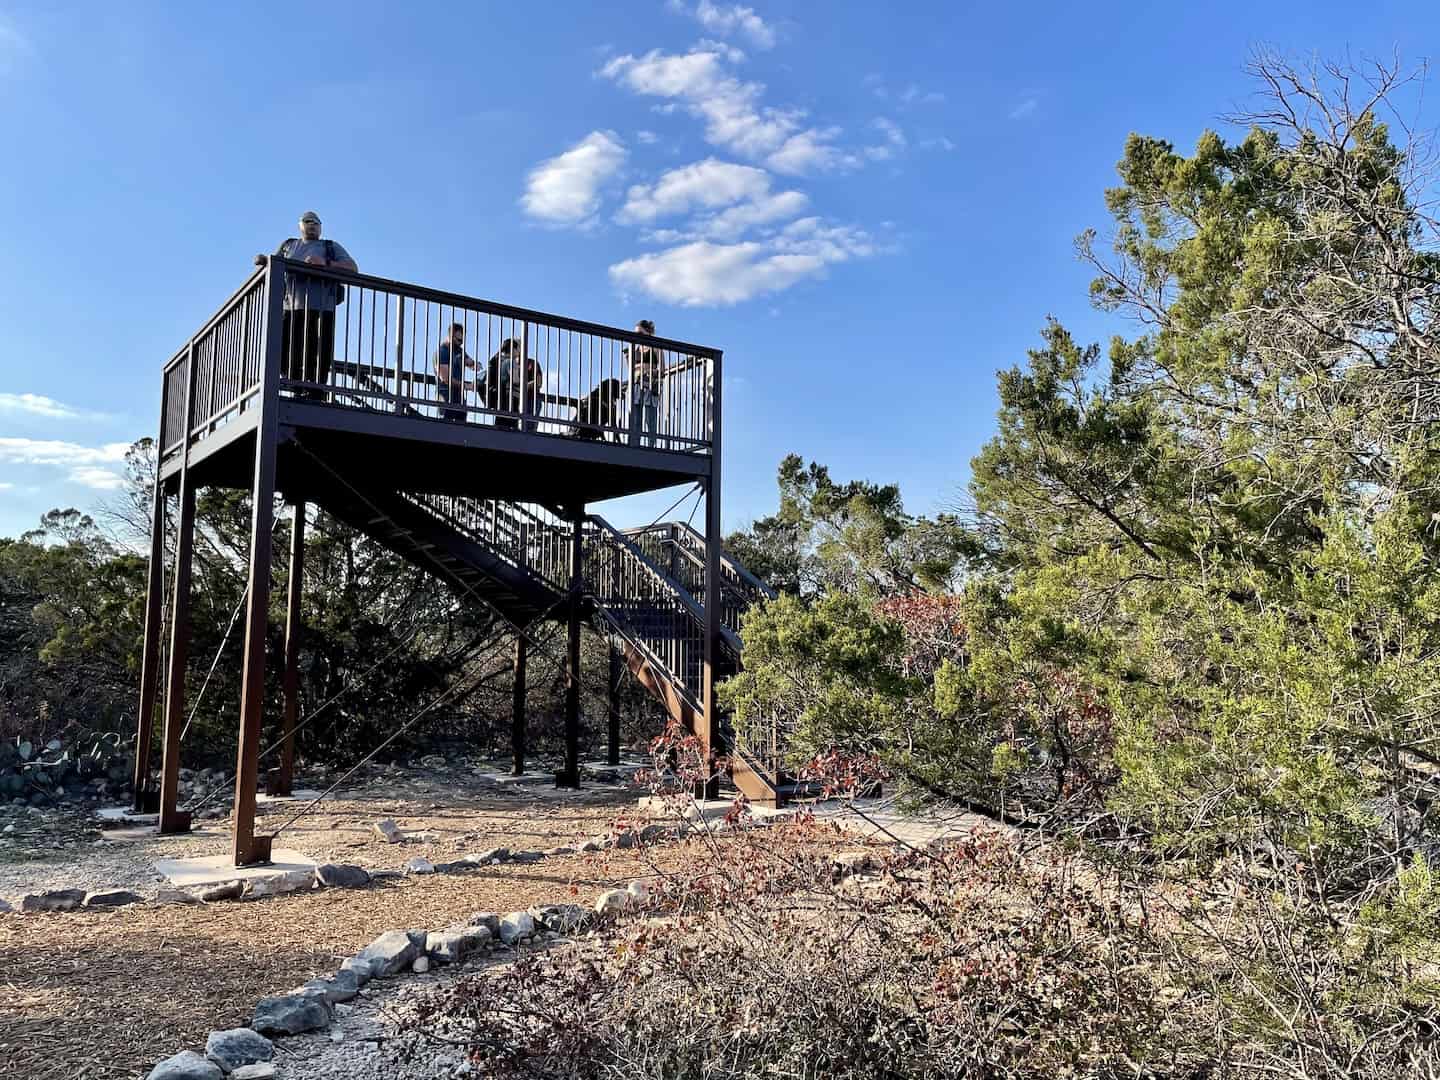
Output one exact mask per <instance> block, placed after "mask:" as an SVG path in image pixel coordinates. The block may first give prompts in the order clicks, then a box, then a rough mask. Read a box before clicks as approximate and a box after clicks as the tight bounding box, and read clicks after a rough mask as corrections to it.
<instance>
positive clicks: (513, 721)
mask: <svg viewBox="0 0 1440 1080" xmlns="http://www.w3.org/2000/svg"><path fill="white" fill-rule="evenodd" d="M525 651H526V646H525V635H524V634H516V635H515V686H514V690H513V697H512V699H511V702H510V775H511V776H524V775H525Z"/></svg>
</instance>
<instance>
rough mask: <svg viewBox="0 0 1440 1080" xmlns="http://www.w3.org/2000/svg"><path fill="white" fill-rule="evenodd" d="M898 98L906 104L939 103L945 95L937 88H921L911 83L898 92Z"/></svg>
mask: <svg viewBox="0 0 1440 1080" xmlns="http://www.w3.org/2000/svg"><path fill="white" fill-rule="evenodd" d="M900 100H901V101H903V102H904V103H905V104H906V105H939V104H940V103H941V102H943V101H944V100H945V95H944V94H942V93H940V91H938V90H922V89H920V87H918V86H916V85H915V84H914V83H911V84H910V85H909V86H907V87H906V88H905V89H904V90H902V91H901V92H900Z"/></svg>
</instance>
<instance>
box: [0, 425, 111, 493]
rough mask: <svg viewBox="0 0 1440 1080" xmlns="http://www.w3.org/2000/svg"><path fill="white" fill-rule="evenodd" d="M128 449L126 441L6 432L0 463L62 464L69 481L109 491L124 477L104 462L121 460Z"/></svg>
mask: <svg viewBox="0 0 1440 1080" xmlns="http://www.w3.org/2000/svg"><path fill="white" fill-rule="evenodd" d="M129 449H130V444H129V443H106V444H104V445H103V446H82V445H81V444H79V443H72V442H63V441H61V440H59V439H22V438H14V437H8V436H7V437H0V464H6V465H39V466H49V467H52V468H62V469H66V470H68V471H67V473H66V479H67V480H69V481H71V482H72V483H76V484H81V485H83V486H85V487H89V488H95V489H97V490H101V491H111V490H114V489H116V488H119V487H123V486H124V484H125V481H124V479H123V478H122V477H121V476H120V475H119V474H118V473H116V472H114V471H113V470H112V469H109V468H106V466H113V465H118V464H119V463H121V462H123V461H124V460H125V453H126V451H128V450H129Z"/></svg>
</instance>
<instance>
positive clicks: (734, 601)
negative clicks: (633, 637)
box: [625, 521, 776, 634]
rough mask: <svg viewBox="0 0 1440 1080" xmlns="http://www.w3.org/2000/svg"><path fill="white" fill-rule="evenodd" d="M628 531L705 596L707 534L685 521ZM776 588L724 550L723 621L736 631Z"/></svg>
mask: <svg viewBox="0 0 1440 1080" xmlns="http://www.w3.org/2000/svg"><path fill="white" fill-rule="evenodd" d="M625 535H626V536H627V537H629V539H630V541H631V542H632V543H633V544H634V545H635V547H636V548H637V549H638V550H639V551H640V552H642V553H643V554H644V555H645V557H646V558H648V559H649V560H650V561H651V562H652V563H654V564H655V565H657V566H659V567H661V568H662V569H663V570H665V572H666V573H668V574H669V575H670V577H671V578H672V579H674V580H675V581H676V582H678V583H679V584H680V585H682V586H684V588H685V590H686V591H687V592H689V593H690V595H691V596H694V597H698V598H701V599H703V598H704V596H705V537H704V536H702V535H701V534H700V533H699V532H698V531H697V530H695V529H693V528H691V527H690V526H689V525H687V524H685V523H684V522H679V521H666V522H658V523H656V524H654V525H647V526H645V527H643V528H639V529H626V530H625ZM775 595H776V594H775V590H774V589H772V588H770V586H769V585H766V584H765V583H764V582H763V581H761V580H760V579H759V578H757V577H756V576H755V575H754V574H752V573H750V571H748V570H746V569H745V568H744V567H743V566H741V565H740V564H739V563H737V562H735V560H734V559H732V558H730V556H729V555H728V554H726V553H724V552H721V555H720V621H721V622H722V623H724V624H725V626H726V627H727V628H728V629H729V630H731V631H733V632H734V633H737V634H738V633H739V632H740V619H741V616H742V615H744V613H745V612H746V611H747V610H749V608H750V607H751V605H753V604H755V603H757V602H758V601H760V600H773V599H774V598H775Z"/></svg>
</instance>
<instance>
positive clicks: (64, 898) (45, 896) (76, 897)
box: [20, 889, 85, 911]
mask: <svg viewBox="0 0 1440 1080" xmlns="http://www.w3.org/2000/svg"><path fill="white" fill-rule="evenodd" d="M84 902H85V890H84V889H47V890H46V891H45V892H40V893H28V894H27V895H25V896H22V897H21V898H20V910H21V911H74V910H75V909H76V908H78V907H79V906H80V905H81V904H83V903H84Z"/></svg>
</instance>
